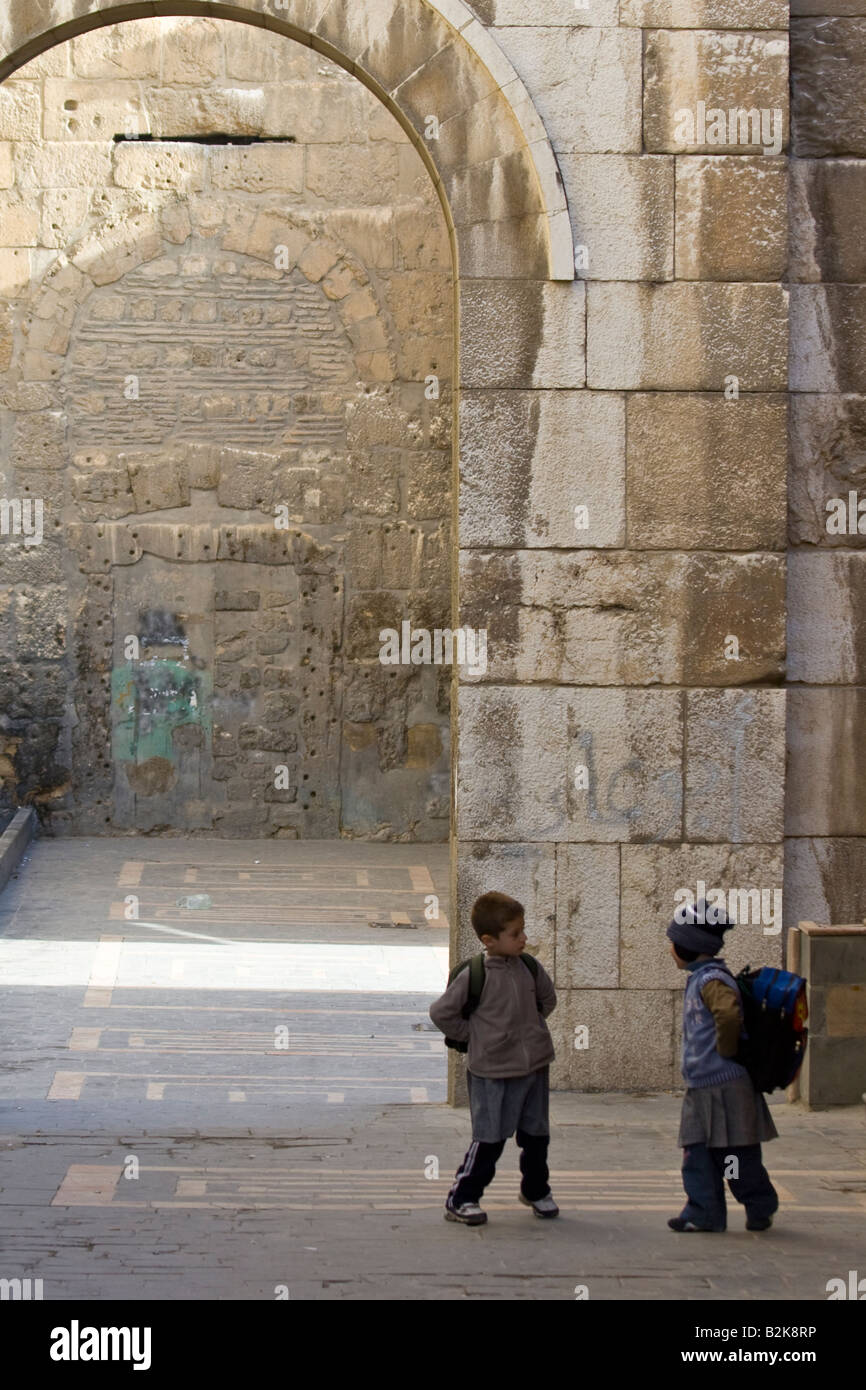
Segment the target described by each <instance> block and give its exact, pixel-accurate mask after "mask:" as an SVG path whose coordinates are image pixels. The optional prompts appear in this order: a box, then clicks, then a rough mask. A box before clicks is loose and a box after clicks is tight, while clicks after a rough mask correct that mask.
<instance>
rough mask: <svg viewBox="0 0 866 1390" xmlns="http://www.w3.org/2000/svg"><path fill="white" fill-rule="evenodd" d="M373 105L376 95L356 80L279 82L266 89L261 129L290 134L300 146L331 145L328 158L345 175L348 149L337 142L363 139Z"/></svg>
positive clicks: (348, 142) (268, 131)
mask: <svg viewBox="0 0 866 1390" xmlns="http://www.w3.org/2000/svg"><path fill="white" fill-rule="evenodd" d="M376 105H378V103H377V100H376V98H375V97H374V96H373V94H372V93H371V92H368V91H367V89H366V88H365V87H362V86H361V84H360V83H359V82H354V83H350V84H348V85H347V86H343V84H342V83H335V82H281V83H279V84H278V85H275V86H273V87H271V88H269V89H268V91H267V94H266V105H265V113H266V114H265V130H266V133H267V134H268V135H280V136H292V137H293V138H294V139H295V140H297V142H298V144H299V145H300V146H305V145H316V144H326V145H329V146H332V147H333V148H332V149H331V152H330V156H331V158H332V159H334V160H336V161H337V163H338V164H339V165H340V167H341V168H342V169H343V170H344V171H345V172H346V174H347V175H348V174H349V173H350V170H351V165H352V151H351V149H345V148H343V149H339V148H337V146H346V145H351V144H357V143H362V142H363V141H364V140H365V138H366V128H367V124H368V121H369V113H370V112H371V111H372V109H373V108H374V106H376ZM346 201H349V200H348V199H347V200H346Z"/></svg>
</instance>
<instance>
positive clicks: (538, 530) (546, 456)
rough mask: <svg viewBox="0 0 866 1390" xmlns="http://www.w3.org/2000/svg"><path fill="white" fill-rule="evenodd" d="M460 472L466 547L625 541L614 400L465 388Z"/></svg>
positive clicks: (620, 417) (618, 414) (621, 412)
mask: <svg viewBox="0 0 866 1390" xmlns="http://www.w3.org/2000/svg"><path fill="white" fill-rule="evenodd" d="M460 471H461V489H460V506H461V520H460V527H461V530H460V537H461V542H462V544H463V545H464V546H466V545H469V546H485V545H486V546H507V545H526V546H541V547H545V548H546V547H550V546H568V547H572V546H574V545H575V543H579V544H581V545H583V546H587V545H589V546H616V545H622V543H623V541H624V539H625V532H624V520H625V517H624V504H625V499H624V483H625V408H624V402H623V400H622V398H620V397H616V396H608V395H593V394H591V393H588V392H583V391H465V392H464V393H463V396H462V400H461V405H460ZM578 507H581V508H584V509H585V514H584V512H579V513H578V512H576V510H575V509H576V508H578ZM584 522H586V523H587V524H586V525H584ZM578 526H580V529H578Z"/></svg>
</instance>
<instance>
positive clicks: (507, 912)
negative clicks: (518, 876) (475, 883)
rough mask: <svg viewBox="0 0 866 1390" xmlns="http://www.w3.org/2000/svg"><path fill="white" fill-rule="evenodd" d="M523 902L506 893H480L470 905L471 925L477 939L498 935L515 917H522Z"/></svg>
mask: <svg viewBox="0 0 866 1390" xmlns="http://www.w3.org/2000/svg"><path fill="white" fill-rule="evenodd" d="M525 915H526V914H525V913H524V910H523V903H519V902H518V901H517V899H516V898H509V896H508V894H507V893H482V895H481V897H480V898H476V899H475V902H474V903H473V905H472V917H471V921H472V926H473V929H474V931H475V935H476V936H477V937H478V939H479V941H480V939H481V937H482V936H494V937H499V936H500V935H501V934H502V932H503V931H504V930H505V928H506V927H507V925H508V923H509V922H513V921H514V919H515V917H523V916H525Z"/></svg>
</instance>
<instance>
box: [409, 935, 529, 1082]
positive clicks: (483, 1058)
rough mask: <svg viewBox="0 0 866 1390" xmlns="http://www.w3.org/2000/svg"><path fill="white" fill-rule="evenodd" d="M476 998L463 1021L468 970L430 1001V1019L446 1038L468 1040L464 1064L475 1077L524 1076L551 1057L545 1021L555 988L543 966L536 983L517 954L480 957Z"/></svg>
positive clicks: (467, 991) (467, 989)
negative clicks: (479, 987) (481, 969)
mask: <svg viewBox="0 0 866 1390" xmlns="http://www.w3.org/2000/svg"><path fill="white" fill-rule="evenodd" d="M484 967H485V976H484V988H483V990H482V991H481V999H480V1000H479V1003H478V1007H477V1008H476V1009H475V1011H474V1013H472V1014H470V1015H469V1018H468V1019H465V1018H462V1017H461V1010H462V1008H463V1006H464V1004H465V1003H466V1000H467V998H468V997H469V969H468V967H467V969H465V970H461V971H460V974H459V975H458V976H457V979H456V980H454V981H453V982H452V983H451V984H450V985H449V986H448V988H447V989H446V991H445V993H444V994H443V995H440V997H439V998H438V999H437V1000H436V1001H435V1003H433V1004H431V1005H430V1017H431V1019H432V1020H433V1022H434V1023H435V1024H436V1027H437V1028H438V1029H440V1031H441V1032H443V1033H444V1034H445V1036H446V1037H447V1038H454V1039H455V1041H456V1042H467V1041H468V1043H469V1051H468V1053H467V1054H466V1063H467V1066H468V1067H469V1070H470V1071H471V1072H472V1073H473V1074H474V1075H475V1076H487V1077H506V1076H526V1075H527V1074H528V1073H529V1072H532V1071H538V1070H539V1068H540V1067H544V1066H547V1064H548V1063H549V1062H552V1061H553V1059H554V1057H555V1055H556V1054H555V1052H554V1048H553V1040H552V1038H551V1036H550V1030H549V1029H548V1027H547V1024H546V1023H545V1021H544V1020H545V1019H546V1018H547V1016H548V1015H549V1014H551V1013H553V1010H554V1009H555V1008H556V991H555V990H554V988H553V981H552V980H551V978H550V976H549V975H548V973H547V971H546V970H545V969H544V967H543V966H542V965H541V964H539V966H538V981H537V985H538V1003H539V1004H540V1005H541V1010H540V1011H539V1009H538V1004H537V1003H536V981H535V979H533V976H532V975H531V973H530V972H529V970H527V968H526V966H525V965H524V964H523V961H522V960H521V959H520V957H519V956H488V955H486V956H485V958H484Z"/></svg>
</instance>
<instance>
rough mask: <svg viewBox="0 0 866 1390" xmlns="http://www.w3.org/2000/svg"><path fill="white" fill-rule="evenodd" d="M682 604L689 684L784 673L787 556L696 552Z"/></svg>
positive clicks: (774, 678)
mask: <svg viewBox="0 0 866 1390" xmlns="http://www.w3.org/2000/svg"><path fill="white" fill-rule="evenodd" d="M682 607H683V638H682V647H683V682H684V684H687V685H696V684H705V685H741V684H743V683H744V682H746V681H773V682H777V681H780V680H781V679H782V678H783V676H784V674H785V557H784V556H782V555H767V554H759V555H731V556H723V555H709V554H706V553H704V554H701V555H695V556H694V557H692V558H691V559H690V561H689V564H688V566H687V569H686V576H685V588H684V593H683V598H682ZM732 639H736V640H735V641H732Z"/></svg>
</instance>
